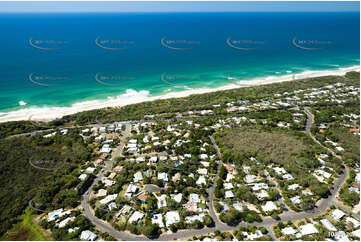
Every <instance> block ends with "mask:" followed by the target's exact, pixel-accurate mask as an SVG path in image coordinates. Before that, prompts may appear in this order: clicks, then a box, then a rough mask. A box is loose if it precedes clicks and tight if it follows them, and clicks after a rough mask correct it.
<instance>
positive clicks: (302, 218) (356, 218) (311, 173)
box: [29, 82, 360, 241]
mask: <svg viewBox="0 0 361 242" xmlns="http://www.w3.org/2000/svg"><path fill="white" fill-rule="evenodd" d="M359 96H360V89H359V87H358V86H354V85H350V84H349V83H348V82H335V83H333V84H327V85H320V87H318V88H315V87H312V88H305V89H296V90H293V91H285V92H280V93H275V94H273V95H269V96H268V97H267V98H266V97H262V98H257V97H256V98H253V99H252V100H251V99H242V98H240V99H239V100H235V101H229V102H228V101H226V102H224V103H217V104H212V105H210V106H209V107H208V108H205V109H190V110H188V111H186V112H182V113H180V112H179V113H174V114H173V115H172V117H170V118H167V115H168V116H169V113H167V114H161V115H155V114H152V115H145V116H144V119H143V120H130V121H119V122H114V123H101V122H97V123H95V124H89V125H86V126H82V127H64V128H57V129H51V130H45V131H41V132H40V133H35V134H34V137H35V136H36V137H38V138H39V139H42V140H52V139H53V140H56V139H60V138H61V137H66V136H70V135H74V136H77V137H79V139H80V140H81V142H82V143H83V144H84V145H85V146H86V147H87V149H88V151H89V152H90V154H91V156H90V157H91V159H89V160H87V161H86V162H84V163H82V164H81V165H79V167H75V168H74V169H73V170H72V172H71V173H70V174H67V177H68V180H69V181H71V182H69V183H67V189H68V190H67V192H66V194H63V195H61V196H60V195H56V196H59V197H58V198H57V199H60V200H59V201H61V200H62V199H64V201H65V202H64V203H63V204H66V206H63V207H61V206H59V204H61V203H60V202H59V203H58V206H53V205H49V204H44V201H45V200H44V199H42V197H41V196H42V195H40V196H36V197H34V199H33V200H31V202H30V203H29V207H31V208H32V209H33V210H34V211H36V212H37V214H38V215H39V218H38V219H39V224H40V225H41V226H42V228H43V229H45V230H49V231H51V233H52V235H53V236H54V238H55V239H57V240H67V239H71V240H77V239H80V240H84V241H95V240H149V239H154V240H197V241H218V240H232V241H241V240H329V241H339V240H342V241H345V240H359V239H360V215H359V212H360V203H359V194H360V170H359V160H357V157H356V156H357V154H356V155H355V149H356V150H357V149H358V151H357V152H358V155H359V147H357V146H359V143H358V144H350V143H351V142H352V140H350V139H355V140H358V139H359V136H360V131H359V129H360V122H359V119H360V113H359V106H358V105H359ZM340 105H342V106H340ZM260 140H262V142H260ZM355 147H356V148H355ZM31 165H32V166H33V168H34V169H41V168H42V166H41V164H40V163H36V162H32V163H31ZM43 169H45V168H43ZM46 169H48V168H46ZM49 193H50V191H49ZM73 193H74V194H73ZM78 195H79V197H80V200H79V199H76V198H77V196H78ZM49 201H50V200H49Z"/></svg>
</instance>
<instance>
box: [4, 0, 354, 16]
mask: <svg viewBox="0 0 361 242" xmlns="http://www.w3.org/2000/svg"><path fill="white" fill-rule="evenodd" d="M359 11H360V2H358V1H354V2H325V1H324V2H316V1H312V2H288V1H283V2H281V1H280V2H270V1H267V2H245V1H244V2H165V1H163V2H104V1H103V2H96V1H94V2H0V12H2V13H16V12H18V13H52V12H65V13H76V12H81V13H90V12H105V13H107V12H359Z"/></svg>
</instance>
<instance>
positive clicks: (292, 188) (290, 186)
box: [288, 184, 300, 191]
mask: <svg viewBox="0 0 361 242" xmlns="http://www.w3.org/2000/svg"><path fill="white" fill-rule="evenodd" d="M299 187H300V185H298V184H292V185H289V186H288V190H291V191H296V190H297V189H298V188H299Z"/></svg>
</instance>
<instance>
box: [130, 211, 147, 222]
mask: <svg viewBox="0 0 361 242" xmlns="http://www.w3.org/2000/svg"><path fill="white" fill-rule="evenodd" d="M143 217H144V214H143V213H141V212H138V211H135V212H134V213H133V214H132V216H130V218H129V220H128V222H129V223H133V222H138V220H140V219H142V218H143Z"/></svg>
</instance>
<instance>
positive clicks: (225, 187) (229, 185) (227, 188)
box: [223, 182, 233, 190]
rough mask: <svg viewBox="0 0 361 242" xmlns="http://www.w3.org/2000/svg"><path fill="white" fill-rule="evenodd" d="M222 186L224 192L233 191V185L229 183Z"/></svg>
mask: <svg viewBox="0 0 361 242" xmlns="http://www.w3.org/2000/svg"><path fill="white" fill-rule="evenodd" d="M223 186H224V189H226V190H230V189H233V184H232V183H230V182H229V183H224V184H223Z"/></svg>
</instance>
